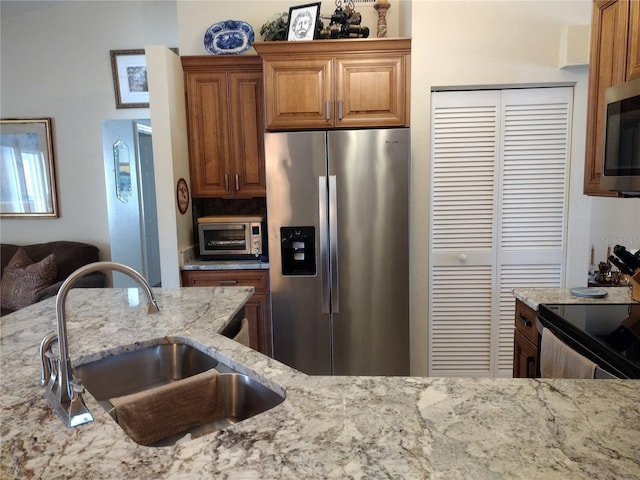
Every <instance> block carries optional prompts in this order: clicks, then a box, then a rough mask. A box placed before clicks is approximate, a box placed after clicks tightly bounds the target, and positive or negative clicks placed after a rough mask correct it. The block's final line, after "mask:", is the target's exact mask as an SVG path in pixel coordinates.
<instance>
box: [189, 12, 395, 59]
mask: <svg viewBox="0 0 640 480" xmlns="http://www.w3.org/2000/svg"><path fill="white" fill-rule="evenodd" d="M305 3H311V2H308V1H304V0H303V1H292V0H277V1H264V0H239V1H238V0H215V1H201V0H179V1H178V4H177V5H178V31H179V35H180V53H181V54H182V55H206V54H207V50H206V49H205V47H204V43H203V38H204V34H205V32H206V31H207V28H209V27H210V26H211V25H213V24H214V23H217V22H220V21H222V20H228V19H234V20H242V21H245V22H247V23H248V24H249V25H251V27H253V31H254V32H255V37H256V38H255V39H256V41H261V40H262V39H261V38H260V28H261V27H262V25H263V24H264V23H266V22H267V21H270V20H272V19H273V18H274V17H275V16H276V15H277V14H280V13H283V12H288V11H289V7H291V6H294V5H302V4H305ZM390 3H391V8H390V9H389V10H388V11H387V28H388V36H389V37H397V36H399V23H400V15H401V11H402V9H401V8H400V6H399V4H398V2H397V1H395V2H394V0H391V2H390ZM335 9H336V6H335V2H334V1H333V0H331V1H327V0H325V1H324V2H322V5H321V7H320V12H321V14H322V15H331V14H332V13H333V12H334V10H335ZM356 10H357V11H358V12H359V13H360V14H361V15H362V26H365V27H369V30H370V32H371V33H370V37H375V36H376V30H377V22H378V14H377V12H376V11H375V10H374V8H373V6H372V5H370V4H369V5H367V4H364V5H357V6H356ZM325 23H328V21H326V20H325ZM249 53H250V54H255V50H253V49H251V50H250V51H249Z"/></svg>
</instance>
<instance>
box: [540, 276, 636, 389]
mask: <svg viewBox="0 0 640 480" xmlns="http://www.w3.org/2000/svg"><path fill="white" fill-rule="evenodd" d="M621 288H623V287H621ZM537 323H538V329H539V330H541V327H544V328H548V329H550V331H551V332H552V333H553V334H554V335H555V336H556V337H557V338H558V339H559V340H560V341H561V342H563V343H564V344H565V345H567V346H569V347H570V348H571V349H573V350H574V351H576V352H578V353H579V354H580V355H582V356H584V357H586V358H587V359H589V360H591V361H592V362H594V363H595V364H596V365H597V367H596V372H595V378H611V377H615V378H640V303H631V304H612V303H591V304H553V305H550V304H546V305H540V307H539V310H538V319H537Z"/></svg>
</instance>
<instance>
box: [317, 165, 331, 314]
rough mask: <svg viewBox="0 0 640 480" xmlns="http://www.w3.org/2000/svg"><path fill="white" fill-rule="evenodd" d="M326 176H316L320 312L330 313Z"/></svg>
mask: <svg viewBox="0 0 640 480" xmlns="http://www.w3.org/2000/svg"><path fill="white" fill-rule="evenodd" d="M327 208H328V203H327V177H325V176H321V177H318V214H319V236H320V275H321V278H320V289H321V295H322V313H330V299H329V282H330V277H329V244H328V239H329V231H328V220H327Z"/></svg>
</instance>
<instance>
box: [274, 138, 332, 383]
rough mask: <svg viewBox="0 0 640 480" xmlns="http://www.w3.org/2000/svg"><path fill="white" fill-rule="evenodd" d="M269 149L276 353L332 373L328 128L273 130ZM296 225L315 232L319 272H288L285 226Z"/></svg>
mask: <svg viewBox="0 0 640 480" xmlns="http://www.w3.org/2000/svg"><path fill="white" fill-rule="evenodd" d="M265 153H266V156H265V158H266V172H267V192H268V194H267V212H268V234H269V263H270V270H269V271H270V286H271V316H272V322H273V353H274V357H275V358H276V359H277V360H279V361H281V362H283V363H285V364H287V365H290V366H292V367H294V368H296V369H298V370H301V371H303V372H305V373H308V374H324V375H328V374H331V327H330V316H329V314H323V313H322V295H321V292H322V291H323V287H322V283H321V282H322V281H325V282H328V278H326V277H324V276H323V269H322V268H321V263H320V261H321V257H320V251H319V248H320V245H321V240H320V237H319V235H320V230H321V228H320V224H319V215H320V214H319V198H320V189H319V187H320V186H321V185H324V184H322V183H320V182H319V178H320V177H323V176H326V136H325V132H292V133H267V134H265ZM296 226H298V227H313V229H314V231H315V235H316V238H315V242H314V243H315V250H316V251H315V252H313V253H312V254H313V255H314V257H315V262H316V269H315V271H316V274H315V275H282V254H281V245H282V240H283V239H282V238H281V228H282V227H296ZM285 231H290V230H289V229H286V230H285ZM301 233H302V232H301ZM304 254H305V255H309V254H310V252H307V251H305V252H304ZM305 258H306V257H305ZM325 274H326V271H325ZM325 288H328V286H327V287H325Z"/></svg>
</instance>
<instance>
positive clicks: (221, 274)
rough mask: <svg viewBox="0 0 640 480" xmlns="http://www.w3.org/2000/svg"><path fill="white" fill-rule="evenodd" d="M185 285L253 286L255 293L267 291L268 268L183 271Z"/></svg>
mask: <svg viewBox="0 0 640 480" xmlns="http://www.w3.org/2000/svg"><path fill="white" fill-rule="evenodd" d="M182 283H183V286H185V287H235V286H237V287H253V288H255V293H260V292H263V293H268V292H269V271H268V270H215V271H211V270H204V271H203V270H197V271H183V272H182Z"/></svg>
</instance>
